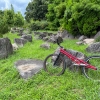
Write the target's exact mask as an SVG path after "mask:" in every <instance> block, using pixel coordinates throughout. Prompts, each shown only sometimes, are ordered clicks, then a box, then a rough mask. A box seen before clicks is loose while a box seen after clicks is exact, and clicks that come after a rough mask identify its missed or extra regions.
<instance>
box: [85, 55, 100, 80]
mask: <svg viewBox="0 0 100 100" xmlns="http://www.w3.org/2000/svg"><path fill="white" fill-rule="evenodd" d="M86 62H89V64H91V65H93V66H95V67H96V68H97V70H93V69H90V68H88V69H87V68H85V67H83V73H84V75H85V76H86V77H87V78H89V79H91V80H94V81H100V56H90V57H88V59H87V60H86Z"/></svg>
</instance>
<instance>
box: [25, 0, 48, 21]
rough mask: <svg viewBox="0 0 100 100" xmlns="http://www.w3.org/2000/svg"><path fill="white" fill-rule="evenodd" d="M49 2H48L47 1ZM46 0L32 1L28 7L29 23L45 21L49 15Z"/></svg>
mask: <svg viewBox="0 0 100 100" xmlns="http://www.w3.org/2000/svg"><path fill="white" fill-rule="evenodd" d="M47 1H48V0H47ZM47 1H45V0H32V1H31V2H29V4H28V6H27V7H26V12H25V19H26V20H27V21H29V20H30V19H34V20H44V19H45V14H46V13H47V4H48V2H47Z"/></svg>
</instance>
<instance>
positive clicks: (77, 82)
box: [0, 33, 100, 100]
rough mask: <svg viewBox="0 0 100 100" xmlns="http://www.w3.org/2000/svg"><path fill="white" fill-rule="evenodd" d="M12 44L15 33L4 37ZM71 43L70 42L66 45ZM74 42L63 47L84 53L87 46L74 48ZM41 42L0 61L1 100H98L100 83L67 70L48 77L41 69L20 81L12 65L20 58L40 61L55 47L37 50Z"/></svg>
mask: <svg viewBox="0 0 100 100" xmlns="http://www.w3.org/2000/svg"><path fill="white" fill-rule="evenodd" d="M5 37H9V38H10V39H11V41H12V42H13V39H14V38H15V37H16V34H11V33H9V34H7V35H5ZM69 41H70V42H69ZM76 41H77V40H65V41H64V42H63V43H62V45H63V46H64V47H66V48H68V49H73V50H77V51H80V52H83V53H84V54H86V55H90V54H89V53H87V52H86V51H85V48H86V47H87V46H86V45H81V46H78V45H76V43H75V42H76ZM41 43H43V41H42V40H35V39H34V38H33V42H32V43H27V44H26V45H25V46H24V47H23V48H19V49H18V50H17V51H15V52H14V53H13V55H10V56H9V57H8V58H7V59H3V60H0V100H99V99H100V83H98V82H93V81H91V80H88V79H87V78H85V76H83V75H80V74H78V73H73V72H70V71H67V70H66V72H65V73H64V74H63V75H61V76H49V75H48V74H47V73H46V72H44V71H43V70H42V71H41V72H40V73H38V74H37V75H35V76H33V77H32V78H30V79H28V80H27V81H26V80H24V79H22V78H21V77H20V76H19V74H18V72H17V70H16V68H14V63H15V62H16V61H17V60H20V59H29V58H32V59H33V58H35V59H41V60H44V59H45V57H46V56H47V55H49V54H51V53H53V52H54V50H55V49H56V48H57V47H58V46H57V45H56V44H52V43H51V49H49V50H46V49H43V48H40V44H41Z"/></svg>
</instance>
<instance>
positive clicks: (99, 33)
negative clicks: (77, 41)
mask: <svg viewBox="0 0 100 100" xmlns="http://www.w3.org/2000/svg"><path fill="white" fill-rule="evenodd" d="M99 36H100V31H99V32H97V34H96V35H95V36H94V39H96V38H98V37H99Z"/></svg>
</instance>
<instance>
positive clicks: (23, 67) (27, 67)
mask: <svg viewBox="0 0 100 100" xmlns="http://www.w3.org/2000/svg"><path fill="white" fill-rule="evenodd" d="M15 68H17V70H18V72H19V74H20V76H21V77H22V78H23V79H28V78H31V77H32V76H34V75H35V74H36V73H38V72H39V71H40V70H41V69H42V68H43V61H41V60H34V59H23V60H18V61H16V62H15Z"/></svg>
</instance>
